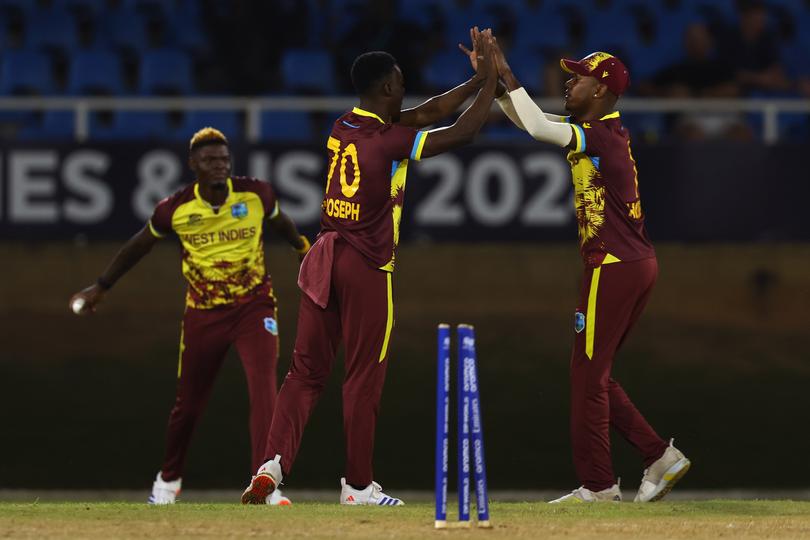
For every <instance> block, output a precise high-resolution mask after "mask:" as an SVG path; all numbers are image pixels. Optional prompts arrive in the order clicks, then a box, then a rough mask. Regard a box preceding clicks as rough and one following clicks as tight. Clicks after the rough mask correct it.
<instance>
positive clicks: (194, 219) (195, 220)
mask: <svg viewBox="0 0 810 540" xmlns="http://www.w3.org/2000/svg"><path fill="white" fill-rule="evenodd" d="M201 222H202V214H190V215H189V216H188V224H189V225H199V224H200V223H201Z"/></svg>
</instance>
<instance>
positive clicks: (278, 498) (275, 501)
mask: <svg viewBox="0 0 810 540" xmlns="http://www.w3.org/2000/svg"><path fill="white" fill-rule="evenodd" d="M264 502H265V503H267V504H269V505H270V506H292V501H291V500H290V499H288V498H287V497H285V496H284V495H283V494H282V493H281V490H280V489H279V488H276V489H274V490H273V493H271V494H270V495H268V496H267V498H266V499H265V500H264Z"/></svg>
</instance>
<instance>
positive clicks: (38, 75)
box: [0, 50, 54, 95]
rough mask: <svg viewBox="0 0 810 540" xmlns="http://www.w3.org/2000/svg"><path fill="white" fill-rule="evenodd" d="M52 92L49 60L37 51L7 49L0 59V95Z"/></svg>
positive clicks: (46, 93) (44, 93) (51, 74)
mask: <svg viewBox="0 0 810 540" xmlns="http://www.w3.org/2000/svg"><path fill="white" fill-rule="evenodd" d="M53 93H54V82H53V73H52V72H51V60H50V58H48V56H47V55H46V54H44V53H41V52H37V51H27V50H20V51H7V52H5V53H4V54H3V56H2V60H1V61H0V95H48V94H53Z"/></svg>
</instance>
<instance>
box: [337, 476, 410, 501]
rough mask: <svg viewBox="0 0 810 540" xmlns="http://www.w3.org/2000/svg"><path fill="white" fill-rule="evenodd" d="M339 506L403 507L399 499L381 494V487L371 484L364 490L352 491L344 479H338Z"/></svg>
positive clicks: (374, 483) (375, 483)
mask: <svg viewBox="0 0 810 540" xmlns="http://www.w3.org/2000/svg"><path fill="white" fill-rule="evenodd" d="M340 504H348V505H357V506H360V505H374V506H403V505H404V504H405V503H404V502H402V500H401V499H397V498H396V497H391V496H390V495H386V494H385V493H383V492H382V486H380V484H378V483H377V482H372V483H370V484H369V485H368V486H366V488H365V489H354V488H353V487H352V486H350V485H349V484H347V483H346V479H345V478H341V479H340Z"/></svg>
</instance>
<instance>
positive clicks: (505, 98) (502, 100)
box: [496, 92, 526, 131]
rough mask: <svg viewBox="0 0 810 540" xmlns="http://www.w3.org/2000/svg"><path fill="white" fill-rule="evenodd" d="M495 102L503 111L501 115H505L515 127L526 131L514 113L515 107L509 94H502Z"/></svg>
mask: <svg viewBox="0 0 810 540" xmlns="http://www.w3.org/2000/svg"><path fill="white" fill-rule="evenodd" d="M496 101H497V102H498V106H499V107H500V108H501V110H502V111H503V114H505V115H506V116H507V117H508V118H509V120H511V121H512V123H513V124H515V125H516V126H517V127H519V128H520V129H522V130H523V131H526V128H525V127H523V122H521V121H520V118H518V115H517V113H516V112H515V107H514V105H512V98H510V97H509V92H504V93H503V95H502V96H501V97H499V98H497V100H496Z"/></svg>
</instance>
